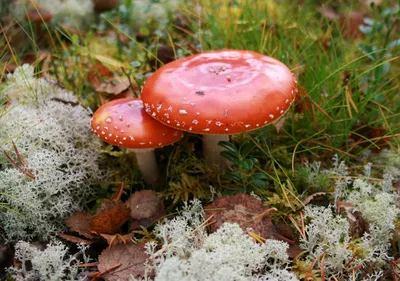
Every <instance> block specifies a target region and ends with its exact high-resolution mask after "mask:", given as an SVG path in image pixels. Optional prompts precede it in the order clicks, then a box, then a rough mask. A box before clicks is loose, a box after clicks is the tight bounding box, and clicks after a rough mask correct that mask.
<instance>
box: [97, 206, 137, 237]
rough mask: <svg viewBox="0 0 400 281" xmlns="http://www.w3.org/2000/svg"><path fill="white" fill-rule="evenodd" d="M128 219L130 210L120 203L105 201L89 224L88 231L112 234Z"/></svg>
mask: <svg viewBox="0 0 400 281" xmlns="http://www.w3.org/2000/svg"><path fill="white" fill-rule="evenodd" d="M129 218H130V209H129V208H128V207H127V206H126V205H125V204H124V203H122V202H121V201H113V200H109V199H106V200H104V201H103V203H102V204H101V206H100V208H99V209H98V210H97V212H96V214H95V215H94V216H93V218H92V220H91V222H90V229H91V230H92V231H95V232H98V233H105V234H114V233H116V232H117V231H118V230H119V228H120V227H121V226H122V225H123V224H125V223H126V222H127V221H128V220H129Z"/></svg>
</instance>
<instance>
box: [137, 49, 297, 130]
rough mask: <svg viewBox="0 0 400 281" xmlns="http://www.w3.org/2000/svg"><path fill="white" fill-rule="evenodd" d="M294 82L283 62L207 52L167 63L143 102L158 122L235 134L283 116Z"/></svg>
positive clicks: (149, 85)
mask: <svg viewBox="0 0 400 281" xmlns="http://www.w3.org/2000/svg"><path fill="white" fill-rule="evenodd" d="M295 90H296V81H295V80H294V78H293V75H292V73H291V71H290V70H289V69H288V68H287V67H286V66H285V65H284V64H283V63H281V62H280V61H278V60H276V59H273V58H271V57H268V56H264V55H262V54H259V53H256V52H252V51H241V50H223V51H212V52H205V53H201V54H197V55H193V56H189V57H185V58H182V59H179V60H176V61H173V62H171V63H168V64H166V65H164V66H163V67H161V68H160V69H158V70H157V71H156V72H155V73H154V74H153V75H151V76H150V77H149V79H148V80H147V81H146V83H145V85H144V88H143V92H142V100H143V102H144V105H145V108H146V112H147V113H148V114H150V115H151V116H152V117H153V118H155V119H157V120H158V121H160V122H162V123H164V124H166V125H167V126H171V127H174V128H177V129H179V130H184V131H189V132H193V133H199V134H213V135H216V134H236V133H242V132H245V131H250V130H254V129H257V128H260V127H263V126H265V125H267V124H269V123H271V122H273V121H275V120H276V119H277V118H279V117H280V116H282V115H283V114H284V113H285V112H286V111H287V110H288V108H289V106H290V104H291V102H292V101H293V99H294V94H295V93H294V92H295Z"/></svg>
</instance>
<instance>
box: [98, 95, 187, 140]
mask: <svg viewBox="0 0 400 281" xmlns="http://www.w3.org/2000/svg"><path fill="white" fill-rule="evenodd" d="M91 126H92V130H93V132H94V133H95V134H96V135H97V136H98V137H99V138H100V139H102V140H104V141H105V142H107V143H110V144H113V145H117V146H120V147H124V148H157V147H162V146H165V145H168V144H172V143H174V142H176V141H178V140H179V139H180V138H181V137H182V132H181V131H178V130H175V129H173V128H170V127H167V126H165V125H163V124H161V123H160V122H157V121H156V120H154V119H153V118H151V117H150V116H149V115H148V114H147V113H146V112H145V110H144V107H143V102H142V101H141V100H140V99H137V98H123V99H117V100H113V101H110V102H108V103H106V104H103V105H102V106H101V107H99V109H97V110H96V112H95V113H94V114H93V118H92V120H91Z"/></svg>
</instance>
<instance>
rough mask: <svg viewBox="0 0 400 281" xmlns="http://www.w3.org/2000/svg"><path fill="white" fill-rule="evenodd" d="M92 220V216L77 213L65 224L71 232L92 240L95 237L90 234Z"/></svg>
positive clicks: (85, 213)
mask: <svg viewBox="0 0 400 281" xmlns="http://www.w3.org/2000/svg"><path fill="white" fill-rule="evenodd" d="M92 218H93V217H92V215H91V214H89V213H87V212H77V213H75V214H73V215H72V216H70V217H69V218H67V219H66V220H65V222H64V223H65V225H66V226H67V227H68V228H69V230H70V231H73V232H76V233H79V234H80V235H83V236H85V237H86V238H89V239H92V238H93V236H92V235H91V234H90V233H89V230H90V223H91V221H92Z"/></svg>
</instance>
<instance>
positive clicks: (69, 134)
mask: <svg viewBox="0 0 400 281" xmlns="http://www.w3.org/2000/svg"><path fill="white" fill-rule="evenodd" d="M22 73H23V74H22ZM8 78H9V80H8V82H7V84H6V86H5V88H4V90H3V91H2V95H3V96H5V97H9V98H10V100H11V103H10V104H9V105H8V107H7V111H6V113H5V114H3V115H0V123H1V126H0V150H1V151H2V152H3V151H5V152H7V154H8V155H10V157H11V158H12V159H14V161H15V162H16V164H18V165H19V166H21V165H22V164H21V163H19V161H18V159H17V158H18V157H17V155H16V153H15V152H14V149H13V143H14V144H15V146H16V147H17V149H18V151H19V154H20V155H21V157H22V158H23V161H24V162H25V166H26V168H27V169H29V170H30V171H31V172H32V174H33V175H34V177H35V178H34V179H33V178H31V177H28V176H27V175H26V174H24V173H23V172H21V171H19V170H17V169H16V168H15V167H14V166H13V165H11V163H9V161H6V162H5V164H4V165H3V169H2V170H0V201H2V202H5V203H6V205H5V206H6V208H2V209H0V213H1V215H0V224H1V225H2V227H3V228H4V231H5V233H6V235H7V237H8V238H9V239H11V240H14V239H31V238H33V237H37V236H38V237H41V239H46V238H49V237H52V236H54V235H56V234H57V233H58V231H60V230H61V229H62V227H63V223H62V222H63V219H64V218H65V217H66V216H68V215H69V214H71V213H72V212H74V211H76V210H79V209H81V208H82V207H83V206H84V204H85V202H86V200H87V199H89V198H90V196H91V195H92V186H93V184H95V183H96V182H97V181H98V180H100V179H103V178H104V176H105V172H104V170H102V169H101V168H100V166H99V164H100V155H99V153H98V151H100V148H101V144H100V141H99V140H98V139H97V137H95V136H94V134H93V133H92V132H91V130H90V113H89V112H88V110H86V109H85V108H83V107H82V106H81V105H79V104H77V103H75V102H76V99H75V98H74V97H73V95H72V94H71V93H66V92H65V91H64V90H62V89H60V88H58V87H56V86H53V85H51V84H49V83H47V82H46V81H45V80H44V79H35V78H33V69H32V67H30V66H23V67H22V68H18V69H17V71H16V74H15V75H13V76H9V77H8ZM54 98H58V99H60V100H54ZM18 101H20V102H18Z"/></svg>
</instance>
